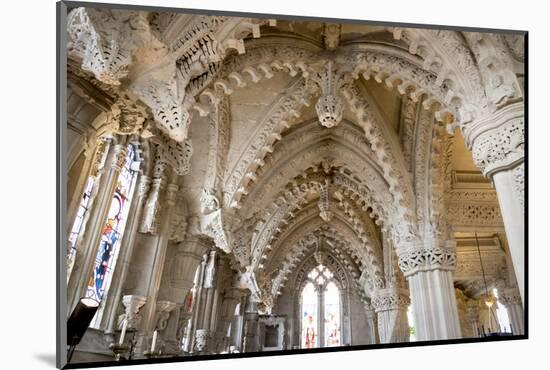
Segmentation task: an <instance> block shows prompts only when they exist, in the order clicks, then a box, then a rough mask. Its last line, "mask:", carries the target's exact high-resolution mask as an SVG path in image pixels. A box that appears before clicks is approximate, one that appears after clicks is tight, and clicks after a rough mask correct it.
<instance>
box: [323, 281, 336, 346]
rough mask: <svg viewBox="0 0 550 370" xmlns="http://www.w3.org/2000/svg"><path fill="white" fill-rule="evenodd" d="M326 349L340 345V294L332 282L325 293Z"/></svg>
mask: <svg viewBox="0 0 550 370" xmlns="http://www.w3.org/2000/svg"><path fill="white" fill-rule="evenodd" d="M323 301H324V303H325V310H324V311H325V312H324V313H325V347H335V346H339V345H340V292H339V290H338V287H337V286H336V284H334V283H333V282H332V281H331V282H330V283H328V284H327V287H326V289H325V291H324V300H323Z"/></svg>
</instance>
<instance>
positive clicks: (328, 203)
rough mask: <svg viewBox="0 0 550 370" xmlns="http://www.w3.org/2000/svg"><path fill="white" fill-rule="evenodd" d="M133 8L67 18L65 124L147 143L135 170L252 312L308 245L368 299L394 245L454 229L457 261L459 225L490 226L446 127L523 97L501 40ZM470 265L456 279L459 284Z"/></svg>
mask: <svg viewBox="0 0 550 370" xmlns="http://www.w3.org/2000/svg"><path fill="white" fill-rule="evenodd" d="M130 13H132V12H118V11H115V10H97V9H85V8H78V9H74V10H72V11H71V13H70V14H69V22H68V27H69V32H68V40H69V44H68V55H69V88H70V90H71V91H72V93H73V95H74V99H73V100H74V103H73V104H70V107H69V108H70V109H72V110H73V111H72V112H70V113H71V114H72V116H71V114H70V115H69V117H70V122H69V125H70V127H72V128H74V130H75V131H85V130H86V129H83V128H82V127H81V126H82V123H81V121H82V122H94V124H93V127H91V126H92V125H90V129H93V132H94V135H101V134H102V133H105V132H107V133H109V132H110V133H117V134H123V135H136V136H137V137H139V138H140V140H141V141H143V142H144V141H147V143H148V144H147V145H145V146H147V147H148V148H149V149H148V150H147V151H145V152H144V153H145V156H146V158H145V160H146V161H149V165H147V166H146V167H145V168H147V171H159V173H158V174H157V173H156V172H154V173H152V175H153V176H156V175H159V176H161V175H162V173H163V172H162V171H164V169H165V168H168V169H169V170H166V171H168V173H169V174H170V176H174V177H178V176H179V178H178V182H179V184H180V185H181V186H180V192H181V193H182V196H183V199H184V203H185V204H186V207H185V208H186V210H185V213H186V216H187V217H188V218H189V220H190V221H189V222H188V223H189V225H190V226H189V229H188V232H198V233H202V234H206V235H208V236H210V237H211V238H212V239H213V240H214V241H215V243H216V246H217V247H219V248H221V249H222V250H224V251H225V252H227V253H230V254H231V255H232V256H233V257H234V258H233V267H234V268H235V269H237V270H239V271H240V273H241V274H242V278H241V282H242V284H243V285H245V286H246V287H248V288H249V289H250V290H251V291H252V292H253V294H254V298H255V299H256V300H257V301H258V302H263V303H265V304H269V303H270V302H271V300H272V299H273V297H276V295H277V294H278V293H280V292H281V289H283V288H284V285H285V281H287V280H288V279H289V276H291V275H292V274H293V273H296V272H297V271H296V270H297V267H298V266H300V264H301V263H302V261H304V258H305V257H306V256H310V255H311V253H313V251H314V250H315V248H317V246H318V245H320V244H322V245H323V246H324V247H323V248H325V250H327V253H330V254H331V256H332V257H331V258H334V259H335V260H337V261H338V264H339V266H342V269H343V270H345V274H347V275H346V276H348V278H349V279H350V280H349V281H352V282H353V284H355V286H357V287H360V288H362V289H363V290H361V289H359V290H361V295H362V296H363V297H364V298H365V299H367V298H368V297H370V296H371V295H372V293H373V291H374V290H376V289H382V288H384V287H385V286H386V285H387V284H389V283H390V281H392V277H391V274H392V272H391V271H395V270H393V269H392V268H389V266H387V265H385V264H384V260H385V257H384V256H385V255H387V254H388V252H387V249H388V248H391V246H393V247H394V248H404V246H405V245H406V243H407V242H410V241H411V240H415V239H418V238H426V237H442V238H447V237H450V236H451V233H454V236H455V237H456V238H457V239H458V240H459V241H460V240H464V242H463V243H462V245H463V246H464V250H465V252H464V253H465V255H471V253H470V254H468V253H469V252H468V251H470V250H469V249H468V248H470V247H471V243H468V242H467V241H468V240H471V236H472V232H474V231H477V230H478V229H479V228H480V227H481V228H482V229H483V230H484V231H485V232H489V233H491V232H494V233H495V234H497V233H498V232H502V221H501V219H500V214H499V209H498V203H497V201H496V195H495V194H494V191H492V189H491V188H490V186H489V184H488V182H487V181H485V180H484V178H483V176H482V174H481V172H480V171H479V170H478V169H477V168H478V166H476V165H475V164H474V160H476V161H477V163H479V158H478V157H479V156H478V157H476V155H477V154H476V153H474V158H472V155H471V154H470V152H469V150H468V145H470V143H468V142H466V143H465V141H464V139H463V138H462V134H461V132H462V133H466V132H467V130H468V124H469V123H470V122H472V121H473V120H474V119H475V118H477V117H481V116H483V115H485V114H488V112H491V111H492V110H494V109H496V107H498V106H499V105H500V104H503V103H504V102H506V101H509V100H513V99H518V98H521V96H522V94H523V92H522V87H521V86H522V85H521V83H519V82H518V79H519V80H521V78H522V76H521V75H519V72H518V71H521V68H520V67H521V65H522V63H523V56H522V55H520V54H518V51H517V48H515V47H514V45H515V44H514V40H513V36H500V35H493V34H482V35H481V36H480V34H475V35H474V34H471V33H467V32H465V33H461V32H455V31H434V30H427V29H424V30H420V29H418V30H417V29H400V28H394V27H379V26H376V27H375V26H369V25H358V24H353V25H339V24H330V23H324V22H291V21H285V20H271V19H251V18H235V17H223V16H216V17H211V16H200V15H184V14H168V13H145V12H133V13H132V14H130ZM73 95H71V96H73ZM87 106H90V107H95V108H94V109H95V110H94V109H92V108H86V107H87ZM91 114H92V115H93V114H95V117H94V118H90V117H89V116H90V115H91ZM79 115H80V116H82V118H83V119H81V118H79ZM84 116H85V119H84ZM71 117H72V118H71ZM136 117H147V118H146V119H139V118H136ZM449 132H450V133H452V134H453V135H450V134H449ZM84 136H85V135H84ZM465 136H467V135H466V134H465ZM75 140H77V139H75ZM147 153H149V154H147ZM74 157H75V158H77V157H78V153H75V154H74ZM75 161H76V159H75ZM159 163H163V164H166V166H161V167H159ZM159 168H161V169H162V171H161V170H159ZM164 173H165V174H166V172H164ZM468 199H473V200H474V201H480V202H481V203H479V202H478V203H476V204H477V205H475V206H474V205H471V204H469V203H468ZM480 204H481V205H480ZM468 207H470V208H468ZM476 207H477V208H476ZM495 230H496V231H495ZM461 232H462V233H463V234H460V233H461ZM461 238H462V239H461ZM488 239H490V237H489V236H487V237H486V238H485V239H484V240H485V241H486V240H488ZM458 244H459V247H460V245H461V244H460V242H459V243H458ZM485 245H488V247H487V253H493V254H495V255H498V256H499V257H498V258H499V261H500V259H502V258H503V257H502V253H501V254H498V253H499V249H498V248H497V249H495V248H494V246H495V245H496V244H494V243H493V244H491V243H485ZM388 246H390V247H388ZM385 250H386V251H385ZM501 257H502V258H501ZM459 258H460V254H459ZM468 258H470V257H468ZM469 260H471V258H470V259H469ZM497 265H498V264H497ZM501 265H505V262H502V263H501V264H500V265H498V266H495V267H494V268H493V270H491V271H494V274H493V275H495V276H497V275H498V274H499V273H500V272H499V271H500V270H499V266H501ZM468 269H470V270H468ZM474 270H475V267H474V265H473V262H472V263H470V264H469V265H468V264H467V263H464V264H463V269H462V270H459V272H460V271H462V272H464V271H470V272H471V273H464V274H462V275H460V274H459V275H460V276H459V278H460V281H459V284H461V286H462V287H464V289H466V290H467V291H471V292H473V291H474V290H475V287H473V286H472V284H474V282H475V281H478V278H479V276H477V275H476V274H477V272H476V271H477V270H476V271H474ZM393 273H394V272H393ZM472 276H474V278H472ZM468 284H470V285H468ZM472 294H475V293H472Z"/></svg>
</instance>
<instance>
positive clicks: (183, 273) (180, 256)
mask: <svg viewBox="0 0 550 370" xmlns="http://www.w3.org/2000/svg"><path fill="white" fill-rule="evenodd" d="M175 248H176V251H175V255H174V257H173V261H172V263H171V264H170V271H169V272H168V274H167V275H168V276H169V280H170V281H168V282H166V284H168V285H169V286H170V289H169V290H170V297H171V298H170V299H171V300H173V301H174V302H176V303H177V304H178V306H179V307H180V308H181V307H182V306H183V303H184V300H185V297H186V296H187V294H188V293H189V291H190V290H191V289H192V288H193V284H194V278H195V274H196V272H197V268H198V267H199V265H200V263H201V261H202V256H203V255H204V253H206V252H207V251H208V250H209V249H210V245H209V243H208V240H207V239H205V238H203V237H201V236H197V235H188V236H187V237H186V239H185V240H184V241H182V242H180V243H178V244H177V245H176V246H175ZM180 311H182V310H181V309H176V310H174V312H173V313H172V315H171V316H170V320H169V321H168V328H167V329H166V333H165V335H164V339H165V341H166V348H167V350H168V351H171V352H172V353H173V354H174V355H175V354H179V353H180V352H181V343H179V340H178V338H177V337H178V333H179V332H180V331H181V330H182V328H180V327H178V325H180V323H181V321H182V320H180V318H179V315H180V314H182V312H180ZM186 323H187V319H186V320H185V324H186ZM180 339H181V338H180Z"/></svg>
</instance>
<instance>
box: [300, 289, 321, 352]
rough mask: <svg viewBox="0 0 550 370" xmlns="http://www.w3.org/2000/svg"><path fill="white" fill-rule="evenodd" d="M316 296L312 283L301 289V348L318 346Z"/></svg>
mask: <svg viewBox="0 0 550 370" xmlns="http://www.w3.org/2000/svg"><path fill="white" fill-rule="evenodd" d="M317 307H318V298H317V292H316V291H315V287H314V286H313V283H311V282H310V283H307V284H306V286H305V288H304V290H302V348H315V347H317V346H318V337H319V335H318V325H317V311H318V309H317Z"/></svg>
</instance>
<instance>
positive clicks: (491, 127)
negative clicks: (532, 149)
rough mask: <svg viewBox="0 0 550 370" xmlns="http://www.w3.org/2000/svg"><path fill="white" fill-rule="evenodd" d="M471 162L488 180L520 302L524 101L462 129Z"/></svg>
mask: <svg viewBox="0 0 550 370" xmlns="http://www.w3.org/2000/svg"><path fill="white" fill-rule="evenodd" d="M463 131H464V136H465V138H466V142H467V143H468V146H469V147H470V148H471V149H472V154H473V158H474V162H475V163H476V165H477V166H478V167H479V168H480V170H481V172H482V173H483V174H484V175H485V176H487V177H488V178H489V179H490V180H492V182H493V184H494V186H495V189H496V192H497V196H498V201H499V205H500V210H501V212H502V220H503V221H504V229H505V230H506V238H507V239H508V244H509V246H510V254H511V257H512V262H513V264H514V271H515V275H516V280H517V283H518V288H519V293H520V296H521V300H522V302H523V290H524V276H525V244H524V241H525V225H524V223H525V222H524V221H525V220H524V213H525V205H524V175H525V168H524V141H525V129H524V105H523V102H518V103H513V104H510V105H507V106H505V107H503V108H501V109H499V110H498V111H497V112H495V113H493V114H492V115H491V116H489V117H484V118H482V119H479V120H477V121H476V122H473V123H470V124H468V126H467V127H466V128H465V129H464V130H463Z"/></svg>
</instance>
